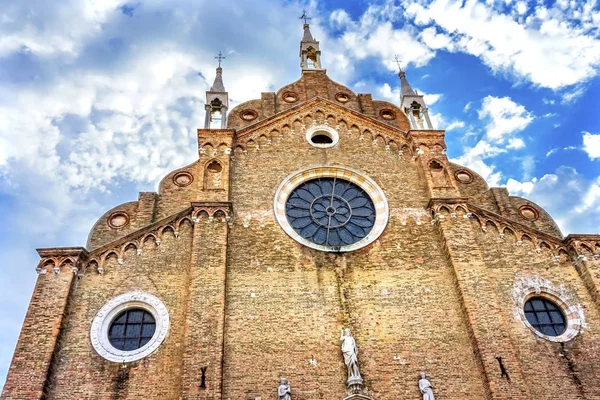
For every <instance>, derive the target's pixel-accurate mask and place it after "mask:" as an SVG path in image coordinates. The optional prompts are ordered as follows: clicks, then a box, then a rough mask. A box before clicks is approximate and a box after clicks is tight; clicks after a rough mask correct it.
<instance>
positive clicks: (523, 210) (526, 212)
mask: <svg viewBox="0 0 600 400" xmlns="http://www.w3.org/2000/svg"><path fill="white" fill-rule="evenodd" d="M519 214H520V215H521V217H523V218H525V219H527V220H529V221H535V220H537V219H538V218H539V217H540V215H539V213H538V211H537V210H536V209H535V208H533V207H531V206H521V207H519Z"/></svg>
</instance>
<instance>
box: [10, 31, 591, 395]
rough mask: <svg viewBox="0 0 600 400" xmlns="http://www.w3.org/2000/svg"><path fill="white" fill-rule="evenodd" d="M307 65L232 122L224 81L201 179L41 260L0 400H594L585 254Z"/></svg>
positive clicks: (315, 50)
mask: <svg viewBox="0 0 600 400" xmlns="http://www.w3.org/2000/svg"><path fill="white" fill-rule="evenodd" d="M320 56H321V50H320V44H319V42H318V41H316V40H315V39H314V38H313V36H312V34H311V32H310V29H309V25H308V24H306V23H305V24H304V35H303V38H302V40H301V44H300V63H301V69H302V72H301V77H300V79H298V80H297V81H296V82H293V83H291V84H289V85H287V86H284V87H283V88H281V89H280V90H278V91H277V92H275V93H262V94H261V97H260V98H259V99H255V100H251V101H247V102H245V103H242V104H240V105H238V106H236V107H234V108H232V109H231V110H229V98H228V94H227V91H226V89H225V85H224V84H223V78H222V69H221V67H220V66H219V68H218V69H217V75H216V78H215V81H214V84H213V86H212V87H211V89H210V91H208V92H207V93H206V96H207V100H206V121H205V126H204V128H203V129H198V159H197V160H196V161H195V162H194V163H192V164H190V165H188V166H185V167H183V168H180V169H178V170H176V171H173V172H171V173H169V174H168V175H167V176H166V177H165V178H164V179H163V180H162V181H161V182H160V184H159V189H158V193H140V195H139V198H138V200H137V201H133V202H130V203H125V204H122V205H119V206H117V207H115V208H113V209H112V210H109V211H108V212H106V214H104V215H103V216H102V217H101V218H100V219H99V220H98V222H97V223H96V224H95V225H94V227H93V228H92V230H91V232H90V235H89V238H88V241H87V245H86V247H85V248H83V247H72V248H44V249H38V253H39V255H40V258H41V259H40V262H39V264H38V266H37V268H36V271H37V273H38V275H39V276H38V280H37V283H36V286H35V289H34V292H33V296H32V299H31V303H30V305H29V309H28V311H27V315H26V317H25V321H24V324H23V327H22V331H21V334H20V337H19V340H18V343H17V346H16V349H15V353H14V356H13V359H12V363H11V366H10V369H9V373H8V378H7V381H6V385H5V386H4V391H3V393H2V395H1V398H2V399H3V400H9V399H24V400H25V399H26V400H29V399H52V400H54V399H148V400H149V399H161V400H164V399H223V400H234V399H235V400H263V399H273V400H275V399H278V398H279V399H281V400H290V399H294V400H309V399H344V398H348V399H375V400H397V399H427V400H429V399H433V398H437V399H442V400H444V399H456V400H458V399H512V400H516V399H535V400H540V399H600V296H599V294H600V293H599V289H600V236H598V235H577V234H573V235H569V236H567V237H563V235H562V234H561V232H560V230H559V229H558V227H557V225H556V224H555V222H554V220H553V219H552V217H551V216H550V215H548V214H547V213H546V212H545V211H544V210H543V209H542V208H541V207H539V206H538V205H537V204H535V203H533V202H531V201H529V200H527V199H523V198H520V197H514V196H510V195H509V193H508V192H507V190H506V189H505V188H489V187H488V185H487V184H486V182H485V181H484V180H483V179H482V178H481V177H480V176H479V175H478V174H477V173H475V172H473V171H471V170H470V169H468V168H465V167H462V166H460V165H456V164H453V163H452V162H450V161H449V160H448V157H447V155H446V151H445V150H446V145H445V142H444V131H442V130H436V129H434V128H435V127H434V126H432V123H431V120H430V118H429V115H428V110H427V106H426V104H425V102H424V101H423V96H421V95H419V94H418V93H417V92H415V91H414V90H413V89H412V87H411V86H410V84H409V83H408V81H407V79H406V76H405V74H404V72H402V71H401V72H400V74H399V78H400V81H401V91H402V93H401V95H402V98H401V101H400V104H398V105H395V104H392V103H389V102H386V101H379V100H374V99H373V98H372V97H371V95H369V94H356V93H354V92H353V91H352V90H350V89H349V88H347V87H345V86H343V85H341V84H338V83H336V82H334V81H333V80H332V79H330V78H329V77H328V76H327V74H326V70H325V69H323V68H322V65H321V59H320Z"/></svg>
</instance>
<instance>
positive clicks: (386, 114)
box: [379, 108, 396, 121]
mask: <svg viewBox="0 0 600 400" xmlns="http://www.w3.org/2000/svg"><path fill="white" fill-rule="evenodd" d="M379 115H380V116H381V118H383V119H387V120H388V121H391V120H394V119H396V113H395V112H394V111H392V110H390V109H388V108H385V109H383V110H381V111H379Z"/></svg>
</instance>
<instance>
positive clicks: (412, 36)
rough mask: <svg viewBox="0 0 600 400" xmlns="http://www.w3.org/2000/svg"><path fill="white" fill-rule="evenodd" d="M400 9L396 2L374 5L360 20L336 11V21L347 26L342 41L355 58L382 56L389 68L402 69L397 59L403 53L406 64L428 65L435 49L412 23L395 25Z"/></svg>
mask: <svg viewBox="0 0 600 400" xmlns="http://www.w3.org/2000/svg"><path fill="white" fill-rule="evenodd" d="M399 11H400V8H399V7H398V6H396V5H394V4H392V2H388V3H385V4H383V5H371V6H369V8H368V9H367V10H366V11H365V13H364V14H363V15H362V16H361V18H360V19H359V20H358V21H353V20H350V17H349V16H348V14H347V13H346V12H342V11H338V10H336V11H334V12H333V16H334V19H333V21H334V22H335V24H337V26H340V25H341V26H343V27H344V28H345V31H344V32H343V34H342V37H341V38H340V40H339V42H340V44H341V46H342V47H343V49H344V51H345V52H347V53H348V54H349V55H350V56H351V57H352V58H357V59H364V58H366V57H373V56H375V57H379V58H380V60H381V63H382V64H383V65H385V66H386V68H387V69H388V70H389V71H394V72H397V71H398V66H397V64H396V62H395V61H394V57H395V56H396V55H401V60H400V61H401V63H402V66H403V67H406V66H407V65H409V64H413V65H415V66H417V67H419V66H423V65H425V64H427V62H428V61H429V60H431V59H432V58H433V57H434V55H435V52H434V51H433V50H432V49H431V48H429V47H428V46H426V45H424V44H423V43H421V42H420V41H419V40H417V39H416V37H417V36H418V32H417V30H416V29H414V28H412V27H411V26H410V25H405V26H403V27H402V28H400V29H396V28H394V24H393V21H395V20H396V19H397V16H398V15H399Z"/></svg>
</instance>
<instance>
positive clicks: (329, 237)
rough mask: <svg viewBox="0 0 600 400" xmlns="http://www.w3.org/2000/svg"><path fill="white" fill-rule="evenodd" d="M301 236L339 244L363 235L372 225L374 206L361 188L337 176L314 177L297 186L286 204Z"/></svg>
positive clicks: (325, 243)
mask: <svg viewBox="0 0 600 400" xmlns="http://www.w3.org/2000/svg"><path fill="white" fill-rule="evenodd" d="M285 210H286V216H287V219H288V221H289V223H290V225H291V226H292V228H294V230H295V231H296V233H298V234H299V235H300V236H302V237H303V238H304V239H306V240H308V241H310V242H312V243H315V244H318V245H322V246H328V247H332V248H339V247H342V246H348V245H351V244H354V243H356V242H358V241H360V240H361V239H363V238H365V237H366V236H367V235H368V234H369V232H371V230H372V229H373V226H374V225H375V206H374V204H373V201H372V200H371V198H370V197H369V195H368V194H367V193H365V191H364V190H362V189H361V188H360V187H358V186H357V185H355V184H354V183H352V182H348V181H346V180H343V179H337V178H317V179H313V180H310V181H307V182H304V183H303V184H302V185H300V186H298V187H297V188H296V189H294V191H293V192H292V194H291V195H290V197H289V198H288V201H287V203H286V206H285Z"/></svg>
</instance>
